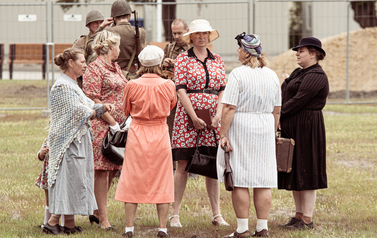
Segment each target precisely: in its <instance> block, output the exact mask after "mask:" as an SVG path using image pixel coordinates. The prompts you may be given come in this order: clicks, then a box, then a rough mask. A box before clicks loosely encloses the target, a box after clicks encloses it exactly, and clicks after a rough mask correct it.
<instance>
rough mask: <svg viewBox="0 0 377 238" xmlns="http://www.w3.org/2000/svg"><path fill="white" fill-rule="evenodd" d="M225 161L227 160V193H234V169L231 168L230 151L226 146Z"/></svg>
mask: <svg viewBox="0 0 377 238" xmlns="http://www.w3.org/2000/svg"><path fill="white" fill-rule="evenodd" d="M224 160H225V170H224V185H225V189H226V190H227V191H233V189H234V185H233V171H232V168H231V167H230V163H229V150H228V148H227V146H225V155H224Z"/></svg>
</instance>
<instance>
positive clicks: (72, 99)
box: [43, 48, 115, 235]
mask: <svg viewBox="0 0 377 238" xmlns="http://www.w3.org/2000/svg"><path fill="white" fill-rule="evenodd" d="M54 61H55V64H56V65H57V66H59V67H60V69H61V70H62V71H63V74H62V75H61V76H60V77H59V78H58V79H57V80H56V81H55V83H54V85H53V86H52V88H51V96H50V103H51V123H50V130H49V134H48V139H49V143H50V147H49V156H50V158H49V165H48V185H49V187H48V200H49V211H50V213H51V217H50V219H49V220H48V222H47V223H46V224H44V227H43V232H45V233H48V234H53V235H58V234H60V233H62V232H64V233H66V234H72V233H77V232H82V229H81V227H78V226H76V224H75V220H74V215H91V214H93V210H95V209H97V204H96V200H95V198H94V191H93V190H94V166H93V150H92V140H91V133H90V126H91V123H90V120H89V119H94V118H99V117H102V115H103V114H104V113H106V112H109V111H110V112H113V110H114V109H115V107H114V106H113V105H111V104H108V103H105V104H95V102H93V101H92V100H91V99H89V98H88V97H86V96H85V94H84V93H83V92H82V90H81V89H80V88H79V86H78V84H77V81H76V79H77V78H78V77H80V76H82V74H83V73H84V71H85V69H86V63H85V58H84V52H83V50H80V49H74V48H68V49H66V50H64V52H63V53H61V54H59V55H57V56H56V57H55V58H54ZM61 215H64V220H65V224H64V227H63V228H61V227H60V226H59V219H60V216H61Z"/></svg>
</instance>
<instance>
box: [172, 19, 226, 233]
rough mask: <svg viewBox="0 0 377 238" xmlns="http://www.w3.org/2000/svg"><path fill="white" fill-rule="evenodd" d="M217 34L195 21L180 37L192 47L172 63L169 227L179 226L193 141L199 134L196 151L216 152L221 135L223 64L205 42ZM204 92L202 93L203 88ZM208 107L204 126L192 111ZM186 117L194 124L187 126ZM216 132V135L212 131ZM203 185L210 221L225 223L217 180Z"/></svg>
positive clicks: (217, 223) (223, 83)
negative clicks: (175, 101) (174, 98)
mask: <svg viewBox="0 0 377 238" xmlns="http://www.w3.org/2000/svg"><path fill="white" fill-rule="evenodd" d="M218 37H219V33H218V32H217V30H214V29H212V27H211V26H210V24H209V22H208V21H206V20H194V21H193V22H191V23H190V26H189V32H188V33H186V34H184V35H183V36H182V40H184V41H185V42H186V43H188V44H192V45H193V47H192V48H191V49H189V50H188V51H186V52H184V53H182V54H180V55H179V56H178V58H177V59H176V62H175V66H174V75H175V76H174V78H175V85H176V90H177V95H178V97H179V102H178V105H177V111H176V113H175V119H174V128H173V135H172V152H173V160H174V161H178V167H177V170H176V171H175V175H174V198H175V202H174V203H173V206H172V216H171V217H170V226H172V227H181V226H182V225H181V223H180V220H179V206H180V203H181V201H182V198H183V193H184V191H185V188H186V183H187V177H188V173H187V172H186V171H185V168H186V165H187V163H188V160H189V159H190V158H191V156H192V154H193V153H194V151H195V142H196V138H197V136H198V129H201V133H200V135H199V142H198V146H199V151H200V152H201V153H202V154H207V155H213V156H216V154H217V145H218V140H219V138H220V136H219V133H220V117H221V110H222V105H221V104H220V103H219V102H220V101H221V98H222V95H223V92H224V89H225V67H224V63H223V61H222V59H221V57H220V56H219V55H217V54H215V53H212V52H210V51H209V50H208V49H207V44H208V43H209V42H211V41H213V40H215V39H217V38H218ZM204 89H206V90H205V92H203V90H204ZM198 109H199V110H200V109H209V110H210V113H211V118H212V119H211V122H212V124H210V125H207V124H206V123H205V122H204V121H203V120H202V119H200V118H198V116H197V115H196V113H195V110H198ZM188 117H190V118H191V119H192V121H193V125H194V127H190V126H189V125H188ZM213 130H215V132H216V138H215V136H214V134H213ZM206 187H207V192H208V194H209V200H210V203H211V208H212V215H213V218H212V223H213V224H214V225H228V226H229V224H228V223H226V222H225V221H224V219H223V218H222V216H221V214H220V185H219V182H218V180H216V179H211V178H208V177H206Z"/></svg>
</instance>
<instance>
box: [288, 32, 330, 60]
mask: <svg viewBox="0 0 377 238" xmlns="http://www.w3.org/2000/svg"><path fill="white" fill-rule="evenodd" d="M306 46H313V47H314V48H316V49H317V50H319V51H321V52H322V53H323V54H324V55H325V56H326V52H325V51H324V50H323V49H322V42H321V41H320V40H318V39H317V38H315V37H312V36H311V37H305V38H302V39H301V40H300V43H299V44H298V45H296V46H295V47H293V48H292V50H294V51H297V50H298V48H300V47H306Z"/></svg>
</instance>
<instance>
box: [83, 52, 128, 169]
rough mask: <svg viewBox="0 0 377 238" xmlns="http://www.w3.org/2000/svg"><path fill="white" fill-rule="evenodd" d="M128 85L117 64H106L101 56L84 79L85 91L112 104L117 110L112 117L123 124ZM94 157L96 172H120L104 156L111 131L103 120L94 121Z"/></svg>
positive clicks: (89, 95) (91, 96) (117, 167)
mask: <svg viewBox="0 0 377 238" xmlns="http://www.w3.org/2000/svg"><path fill="white" fill-rule="evenodd" d="M126 83H127V80H126V78H125V77H124V75H123V73H122V71H121V69H120V67H119V65H118V64H117V63H111V64H108V63H106V62H105V61H104V60H103V59H102V58H101V57H100V56H99V57H98V58H97V60H96V61H94V62H93V63H90V64H89V65H88V68H87V69H86V71H85V74H84V77H83V85H82V86H83V87H82V88H83V91H84V93H85V94H86V95H87V96H88V97H89V98H90V99H92V100H95V99H98V100H100V101H101V102H102V103H111V104H113V105H115V107H116V108H117V109H116V110H115V112H114V113H111V116H112V117H113V118H114V119H115V121H117V122H118V123H119V124H121V123H122V122H123V121H124V120H125V119H126V115H125V114H124V111H123V90H124V87H125V85H126ZM92 130H93V138H94V139H93V157H94V169H95V170H119V169H120V168H121V166H117V165H115V164H114V163H112V162H110V161H109V160H108V159H107V158H106V157H105V156H103V154H102V142H103V139H104V138H105V136H106V134H107V133H108V131H109V124H108V123H107V122H106V121H105V120H103V119H102V118H96V119H94V120H92Z"/></svg>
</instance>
